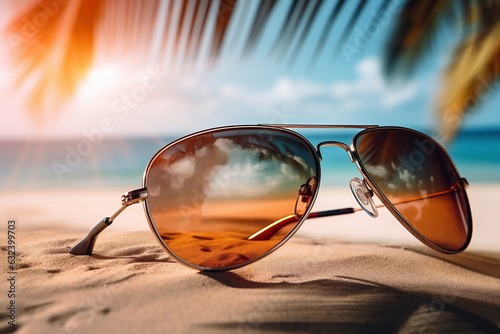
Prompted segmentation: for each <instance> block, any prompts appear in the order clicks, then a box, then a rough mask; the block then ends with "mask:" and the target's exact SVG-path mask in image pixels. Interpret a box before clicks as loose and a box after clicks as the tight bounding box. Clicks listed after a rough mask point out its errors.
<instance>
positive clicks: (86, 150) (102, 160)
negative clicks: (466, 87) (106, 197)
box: [0, 129, 500, 189]
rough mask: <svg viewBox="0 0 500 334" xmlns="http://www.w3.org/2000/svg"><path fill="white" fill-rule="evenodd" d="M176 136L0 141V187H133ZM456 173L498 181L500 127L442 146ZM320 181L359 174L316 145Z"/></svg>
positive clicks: (313, 137) (334, 151) (341, 137)
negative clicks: (92, 141)
mask: <svg viewBox="0 0 500 334" xmlns="http://www.w3.org/2000/svg"><path fill="white" fill-rule="evenodd" d="M307 138H308V139H309V140H310V141H311V142H312V143H313V144H317V143H319V142H321V141H327V140H338V141H342V142H345V143H348V144H350V141H351V139H352V134H350V133H349V134H348V135H347V134H346V132H342V130H340V131H336V132H334V133H328V134H326V133H324V132H321V133H315V134H309V135H307ZM174 139H176V138H167V137H165V138H156V139H152V138H127V139H121V140H118V139H103V140H102V141H100V142H97V143H96V144H88V142H87V144H82V142H83V141H84V138H82V139H80V140H71V141H57V140H52V141H37V142H35V141H3V142H0V152H1V154H2V159H1V162H0V173H1V175H2V178H1V180H0V187H1V188H2V189H16V188H20V189H30V188H93V187H124V188H129V187H130V188H135V187H140V186H141V184H142V174H143V172H144V169H145V167H146V165H147V163H148V162H149V160H150V158H151V157H152V156H153V155H154V154H155V153H156V152H157V151H158V150H159V149H160V148H161V147H162V146H164V145H166V144H168V143H169V142H171V141H172V140H174ZM448 152H449V153H450V155H451V157H452V159H453V161H454V162H455V164H456V165H457V168H458V170H459V171H460V174H461V175H462V176H464V177H466V178H467V179H468V180H469V182H470V183H500V129H481V130H467V131H464V132H462V133H461V134H460V135H459V136H458V137H457V139H456V141H455V142H454V143H453V144H452V145H451V146H450V147H448ZM322 155H323V161H322V185H323V186H347V185H348V183H349V180H350V179H351V177H353V176H359V172H358V171H357V169H356V167H355V165H354V164H352V163H351V162H350V161H349V159H348V158H347V155H346V153H345V152H344V151H343V150H342V149H339V148H334V147H325V148H322Z"/></svg>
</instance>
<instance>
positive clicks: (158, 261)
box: [0, 187, 500, 333]
mask: <svg viewBox="0 0 500 334" xmlns="http://www.w3.org/2000/svg"><path fill="white" fill-rule="evenodd" d="M479 189H480V190H481V191H479ZM126 190H129V189H126ZM126 190H124V191H126ZM498 191H499V189H498V187H477V188H475V189H474V190H473V187H471V189H470V190H469V195H470V198H471V202H472V206H473V214H474V220H475V231H474V237H473V241H472V243H471V247H470V249H468V250H467V251H466V252H464V253H462V254H458V255H442V254H439V253H437V252H435V251H432V250H430V249H428V248H426V247H425V246H422V245H420V244H419V243H418V241H414V240H413V237H412V236H411V235H410V234H409V233H408V232H406V231H405V230H404V229H403V228H402V227H401V226H399V225H398V224H399V223H397V222H396V221H395V220H394V219H392V218H391V217H390V215H389V216H387V215H385V214H381V217H379V218H377V220H373V219H371V218H369V217H368V216H366V215H365V214H364V213H356V214H352V215H348V216H345V217H331V218H322V219H315V220H311V221H309V222H306V223H305V224H304V226H303V228H304V231H303V232H302V233H301V234H300V235H299V236H295V237H293V238H292V239H291V240H290V241H289V242H288V243H286V244H285V245H284V246H283V247H281V248H280V249H278V250H277V251H276V252H274V253H272V254H271V255H269V256H268V257H266V258H264V259H262V260H261V261H258V262H256V263H254V264H252V265H250V266H247V267H244V268H241V269H237V270H233V271H231V272H225V273H202V272H197V271H195V270H192V269H190V268H187V267H185V266H183V265H181V264H179V263H177V262H175V261H173V259H171V258H170V257H169V256H168V254H167V253H165V252H164V251H163V249H162V248H161V247H160V246H159V244H158V242H157V241H156V239H155V237H154V236H153V234H152V233H151V232H150V231H124V230H123V229H126V228H129V227H130V228H131V229H138V228H143V229H144V228H147V224H146V221H145V218H144V217H143V214H142V212H141V211H142V209H141V208H140V207H139V206H135V207H132V208H130V209H128V210H130V211H129V212H127V211H125V213H124V214H123V216H120V217H119V218H118V219H117V220H116V221H115V223H114V224H113V225H112V226H111V227H110V228H109V229H108V230H106V231H105V232H103V234H102V235H101V236H99V239H98V241H97V243H96V246H95V249H94V255H93V256H90V257H89V256H73V255H70V254H69V253H68V251H69V249H70V247H71V246H73V245H74V244H75V243H77V242H78V241H79V240H80V239H81V238H82V237H83V236H84V235H85V234H86V232H87V231H86V229H87V228H90V227H92V226H93V225H94V224H96V223H97V222H98V221H99V220H100V219H101V218H103V217H104V216H106V215H110V214H112V213H113V212H114V210H115V209H117V208H118V207H119V195H120V191H119V192H118V193H115V192H108V191H105V192H99V193H96V192H95V191H94V192H92V191H88V192H87V193H85V192H84V193H76V192H68V194H66V195H65V196H61V195H59V196H60V197H59V198H57V201H56V198H54V197H51V196H54V195H55V194H56V193H57V192H53V193H51V192H50V191H48V192H45V193H44V194H43V195H44V196H42V194H41V193H37V192H32V191H31V192H29V193H24V194H21V193H17V194H11V196H10V197H5V196H4V197H3V199H4V200H3V202H2V204H1V207H0V209H1V210H2V211H1V212H2V215H3V217H4V220H7V219H12V218H14V219H16V222H17V230H16V231H17V232H16V233H17V235H16V237H17V238H16V241H17V268H16V274H15V276H16V298H15V301H16V327H15V328H14V327H12V326H10V325H8V324H7V320H8V319H6V318H5V317H4V316H3V317H2V318H1V319H2V322H1V323H0V332H1V333H8V332H13V331H14V330H15V332H16V333H137V332H142V333H186V332H188V333H284V332H294V333H309V332H314V333H318V332H325V333H331V332H342V333H364V332H385V333H387V332H400V333H440V332H471V333H472V332H489V333H500V329H499V328H500V243H499V242H498V238H499V235H500V233H498V231H499V230H498V225H500V224H498V223H497V222H498V219H497V218H496V215H495V211H496V210H495V204H494V202H495V200H494V199H495V197H494V196H493V195H494V194H498ZM121 192H123V191H121ZM337 193H338V191H337V190H325V191H323V193H322V197H320V198H319V199H318V203H317V204H318V207H319V208H321V209H323V208H329V209H332V208H338V207H342V206H344V204H349V199H348V196H346V194H348V195H350V194H349V193H348V190H347V191H344V193H343V194H342V195H336V194H337ZM59 194H60V193H59ZM69 194H73V197H72V196H70V195H69ZM23 196H24V197H23ZM30 196H31V197H30ZM37 196H39V197H38V198H39V201H34V202H32V203H31V206H30V205H29V202H28V204H26V203H25V202H26V201H25V202H22V201H20V198H21V197H22V198H24V199H25V200H26V199H27V198H37ZM108 196H109V198H108ZM336 196H337V197H336ZM89 198H92V199H94V200H97V201H96V202H95V203H92V202H89V201H88V200H89ZM321 198H323V199H321ZM81 200H83V202H81ZM85 200H87V201H85ZM52 202H57V203H58V206H56V207H51V206H50V205H51V204H50V203H52ZM16 203H17V204H16ZM73 203H76V204H78V203H80V204H79V205H75V206H74V204H73ZM82 203H83V204H82ZM332 203H335V205H334V206H333V207H332V206H331V204H332ZM14 204H16V205H14ZM44 204H46V205H48V208H47V206H44ZM339 205H340V206H339ZM352 205H353V204H352ZM108 206H111V207H108ZM322 206H323V207H322ZM80 208H82V209H81V210H79V209H80ZM56 218H57V220H55V219H56ZM51 219H53V220H51ZM139 226H140V227H139ZM360 231H361V232H363V233H360ZM6 235H7V232H6V222H5V224H4V228H3V229H2V235H1V236H0V245H1V247H2V257H3V260H2V270H3V272H4V274H3V277H2V281H3V282H4V283H3V284H0V305H1V309H2V310H6V305H8V303H9V298H7V290H8V288H9V287H8V282H6V279H7V278H8V274H5V273H6V272H7V271H8V270H9V269H8V268H7V264H6V261H5V260H4V259H6V258H7V254H6V248H5V247H6V245H7V244H6ZM352 236H354V237H352ZM495 241H496V242H495ZM4 306H5V307H4ZM2 314H5V311H2Z"/></svg>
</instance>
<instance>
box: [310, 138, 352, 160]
mask: <svg viewBox="0 0 500 334" xmlns="http://www.w3.org/2000/svg"><path fill="white" fill-rule="evenodd" d="M323 146H336V147H340V148H343V149H344V150H345V151H346V153H347V156H348V157H349V159H350V160H351V162H355V161H356V156H355V154H354V152H353V151H351V148H350V147H349V146H348V145H347V144H345V143H342V142H339V141H324V142H321V143H319V144H318V145H317V146H316V151H317V152H318V157H319V160H323V157H322V156H321V147H323Z"/></svg>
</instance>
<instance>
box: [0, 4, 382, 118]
mask: <svg viewBox="0 0 500 334" xmlns="http://www.w3.org/2000/svg"><path fill="white" fill-rule="evenodd" d="M256 1H258V4H257V8H258V9H257V13H256V15H255V16H254V17H252V18H251V19H252V21H251V25H250V27H251V28H250V32H249V34H248V36H243V35H242V31H241V29H238V28H239V26H238V25H239V23H235V24H234V26H235V27H236V29H235V30H236V31H239V35H235V37H234V38H235V40H241V39H244V41H243V56H245V55H247V54H250V53H251V52H252V51H253V50H254V48H255V45H256V43H257V42H258V41H259V38H260V36H261V34H262V33H263V31H264V29H265V27H266V25H267V23H268V21H269V19H270V17H271V14H272V12H273V10H274V9H275V8H276V4H277V3H278V1H277V0H256ZM369 1H372V0H359V2H358V4H357V6H356V9H355V11H354V13H352V14H349V15H352V17H351V18H350V20H349V23H348V26H347V27H345V29H344V37H346V36H348V35H349V33H350V30H351V28H352V27H353V26H354V24H355V23H356V21H357V20H358V19H359V16H360V14H361V12H362V10H363V8H365V6H366V5H367V4H368V3H369ZM386 1H387V0H385V2H386ZM249 3H250V2H242V1H238V0H179V1H173V0H172V1H170V0H149V1H133V0H121V1H118V0H73V1H70V2H67V3H66V4H64V5H60V10H59V11H58V13H57V15H56V16H55V17H53V18H50V20H48V23H47V24H45V25H43V26H42V27H40V29H38V32H37V34H36V36H33V37H32V38H30V39H29V40H28V41H27V42H26V43H24V44H23V45H22V46H21V48H20V50H19V52H18V53H17V54H16V55H15V64H14V65H15V68H16V71H17V72H16V73H17V74H16V76H17V78H16V80H15V81H16V82H17V85H18V86H20V85H23V84H25V83H26V82H33V84H32V87H31V89H30V93H29V96H28V98H27V100H28V101H29V104H30V105H31V107H32V108H31V109H32V113H33V115H35V116H37V117H38V116H40V115H41V114H42V113H43V111H45V112H47V111H48V112H50V113H51V114H54V113H56V112H57V106H58V104H60V103H61V102H64V101H65V100H66V99H68V98H70V97H71V96H72V94H73V93H74V92H75V90H76V88H77V86H78V85H79V84H80V82H81V81H82V80H83V78H84V77H85V75H86V74H87V73H88V71H89V69H90V67H91V66H92V64H93V61H94V60H95V58H96V50H100V51H102V50H101V49H103V50H104V52H103V53H104V54H105V55H107V56H109V57H116V55H120V56H127V54H129V53H130V50H133V51H134V54H133V56H134V57H136V58H140V57H143V56H144V57H146V58H148V59H151V60H152V61H153V62H155V63H161V64H163V65H165V64H167V67H168V66H179V65H181V66H182V67H185V66H189V64H190V63H195V62H202V63H204V64H205V65H206V66H213V65H214V64H216V62H217V60H218V58H219V57H220V53H221V50H222V46H223V45H224V43H228V41H227V36H228V28H229V26H230V22H231V20H232V19H233V16H234V15H233V14H234V12H235V8H236V6H237V5H238V4H239V5H241V6H246V7H247V8H248V7H249ZM326 3H328V2H326V1H324V0H314V1H307V0H293V1H288V2H285V6H287V4H289V5H288V11H287V14H286V16H285V18H284V20H283V23H282V26H281V30H280V32H279V34H278V37H277V40H276V43H275V44H274V45H273V46H272V48H271V50H270V53H271V54H272V55H279V56H283V55H284V54H285V53H289V52H290V51H291V50H292V47H293V48H294V49H293V52H292V53H291V54H292V57H291V58H290V59H289V65H293V64H294V62H295V58H294V55H296V54H299V53H300V52H301V51H302V48H303V45H304V43H305V40H306V39H307V37H308V35H309V33H310V30H311V26H312V24H313V22H314V21H315V20H316V17H317V15H318V12H319V9H320V7H322V6H325V4H326ZM345 3H346V1H345V0H337V3H336V4H335V5H334V6H333V9H332V12H331V13H330V16H329V18H328V21H327V22H326V24H325V25H324V27H323V29H322V34H321V38H320V41H319V43H318V45H317V47H316V52H315V53H314V54H313V56H312V59H311V62H314V61H315V59H317V58H318V57H319V56H320V54H321V52H322V50H323V46H324V44H325V42H326V40H327V37H328V35H329V32H330V30H331V27H332V25H333V24H334V22H335V21H336V19H337V18H338V15H339V13H340V11H341V9H342V8H344V7H345V6H344V4H345ZM285 8H286V7H285ZM39 11H40V8H39V3H38V1H35V0H33V1H30V2H28V7H27V8H26V10H25V11H24V12H23V13H21V14H20V15H18V16H17V17H15V18H14V20H13V21H12V23H11V24H10V26H9V28H8V30H9V31H8V33H17V32H18V31H20V30H21V29H22V27H23V24H24V23H25V21H26V17H33V15H34V14H36V13H37V12H39ZM214 17H215V18H214ZM209 25H210V27H209ZM211 27H213V28H211ZM103 33H105V34H106V38H104V37H103V36H102V35H103ZM209 33H210V36H209V35H208V34H209ZM207 41H208V42H207ZM292 41H297V42H294V43H292ZM229 47H231V46H229ZM202 48H207V50H208V51H207V52H205V51H204V50H202ZM200 54H207V55H208V56H207V58H206V59H201V58H200ZM168 64H170V65H168ZM41 111H42V113H41Z"/></svg>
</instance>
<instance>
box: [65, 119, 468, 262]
mask: <svg viewBox="0 0 500 334" xmlns="http://www.w3.org/2000/svg"><path fill="white" fill-rule="evenodd" d="M293 128H309V129H363V130H362V131H360V132H358V133H357V134H356V135H355V136H354V137H353V139H352V141H351V145H350V146H349V145H347V144H345V143H342V142H339V141H324V142H321V143H319V144H317V146H316V147H315V146H314V145H313V144H312V143H311V142H310V141H309V140H308V139H307V138H306V137H304V136H303V135H301V134H300V133H298V132H296V131H293V130H290V129H293ZM240 129H248V130H256V131H258V130H271V131H278V132H282V133H287V134H289V135H291V136H293V137H295V138H298V139H300V140H301V141H303V142H304V144H305V145H306V146H307V147H308V149H309V151H310V152H311V153H313V157H314V160H315V164H316V170H317V175H316V182H317V186H316V187H315V189H314V191H313V194H312V199H311V201H310V204H309V206H308V208H307V210H306V212H305V213H304V214H303V215H302V217H301V218H300V221H299V222H298V223H297V224H296V226H295V227H294V228H293V229H292V231H290V233H289V234H288V235H287V236H286V237H285V238H284V239H283V240H281V241H280V242H279V243H278V244H277V245H275V246H274V247H273V248H271V249H270V250H268V251H267V252H265V253H264V254H262V255H260V256H258V257H256V258H254V259H252V260H249V261H246V262H243V263H240V264H237V265H233V266H228V267H220V268H205V267H200V266H196V265H193V264H191V263H189V262H186V261H185V260H183V259H181V258H179V257H178V256H177V255H176V254H174V253H173V252H172V251H170V249H169V248H168V246H167V245H166V244H165V243H164V242H163V240H162V238H161V236H160V234H159V232H158V230H157V229H156V227H155V225H154V223H153V219H152V217H151V214H150V210H149V206H148V201H147V198H148V195H147V187H146V182H147V177H148V173H149V170H150V168H151V165H152V163H153V161H154V160H155V159H156V157H157V156H159V155H161V154H162V153H163V152H164V151H165V150H167V149H169V148H170V147H172V146H174V145H176V144H178V143H179V142H182V141H185V140H187V139H190V138H192V137H195V136H199V135H203V134H207V133H214V132H221V131H227V130H240ZM381 129H383V130H403V131H407V132H410V133H414V134H418V135H419V136H422V137H423V138H425V139H427V140H430V141H431V142H432V143H433V144H435V145H436V147H437V148H438V149H439V150H441V152H442V153H444V155H445V157H446V158H447V160H448V161H449V163H450V165H451V166H452V167H453V170H454V172H455V173H456V176H457V178H458V180H459V183H460V184H459V186H460V187H462V188H463V189H464V201H465V205H466V210H467V215H468V217H469V219H468V221H467V228H468V235H467V239H466V242H465V243H464V245H463V247H461V248H460V249H458V250H448V249H444V248H442V247H440V246H438V245H436V244H434V243H433V242H431V241H430V240H428V239H427V238H426V237H424V236H423V235H422V234H421V233H420V232H418V231H417V230H416V229H415V228H414V227H413V226H412V225H411V224H410V223H409V222H408V221H407V220H406V219H405V218H404V217H403V215H402V214H401V213H400V212H399V211H398V210H397V209H396V207H395V206H394V204H393V203H392V202H391V201H390V200H389V199H388V198H387V197H386V196H385V195H384V194H383V192H382V191H381V190H380V188H379V187H378V186H377V184H376V183H375V182H374V180H373V179H372V177H371V176H370V174H369V173H368V172H367V170H366V168H365V166H364V165H363V162H362V161H361V160H360V159H359V156H358V153H357V152H356V147H355V143H356V142H357V139H358V138H359V137H360V136H361V135H363V134H365V133H367V132H371V131H378V130H381ZM323 146H336V147H340V148H342V149H344V150H345V151H346V153H347V155H348V156H349V159H350V160H351V162H353V163H355V164H356V166H357V168H358V170H359V171H360V173H361V175H362V177H363V183H364V184H365V186H366V188H367V189H368V191H369V193H370V196H373V194H375V195H376V196H377V197H378V198H379V200H380V201H381V202H382V205H377V206H376V207H385V208H387V209H388V210H389V212H391V214H392V215H393V216H394V217H395V218H396V219H397V220H398V221H399V222H400V223H401V224H402V225H403V226H404V227H405V228H406V229H407V230H408V231H409V232H410V233H411V234H412V235H413V236H414V237H415V238H417V239H418V240H419V241H420V242H422V243H423V244H424V245H426V246H428V247H429V248H431V249H433V250H435V251H438V252H441V253H445V254H456V253H460V252H462V251H464V250H465V249H466V248H467V246H468V245H469V243H470V240H471V237H472V215H471V209H470V204H469V200H468V197H467V193H466V192H465V188H467V187H468V185H469V184H468V182H467V180H466V179H465V178H462V177H460V174H459V173H458V170H457V168H456V166H455V164H454V162H453V160H452V159H451V157H450V156H449V154H448V153H447V152H446V150H445V149H444V148H443V147H442V146H441V145H440V144H439V143H438V142H436V141H435V140H434V139H432V138H431V137H429V136H427V135H425V134H423V133H421V132H418V131H415V130H412V129H408V128H403V127H395V126H383V127H381V126H378V125H313V124H258V125H232V126H224V127H217V128H211V129H207V130H203V131H198V132H196V133H193V134H190V135H187V136H184V137H182V138H180V139H177V140H175V141H173V142H172V143H170V144H168V145H166V146H164V147H163V148H162V149H160V150H159V151H158V152H157V153H156V154H155V155H154V156H153V157H152V158H151V160H150V161H149V163H148V165H147V166H146V169H145V171H144V174H143V188H139V189H135V190H132V191H129V192H126V193H125V194H123V195H122V198H121V201H122V206H121V207H120V208H119V209H118V210H117V211H116V212H115V213H114V214H113V215H112V216H111V217H106V218H104V219H103V220H102V221H101V222H99V223H98V224H97V225H96V226H95V227H94V228H93V229H92V230H91V231H90V232H89V233H88V235H87V236H86V237H85V238H84V239H83V240H82V241H80V243H78V244H77V245H76V246H74V247H73V248H72V249H71V251H70V253H71V254H73V255H91V254H92V251H93V247H94V244H95V241H96V238H97V236H98V235H99V234H100V233H101V232H102V231H103V230H104V229H106V228H107V227H108V226H109V225H111V223H112V222H113V221H114V219H115V218H116V217H117V216H118V215H119V214H120V213H121V212H122V211H123V210H125V209H126V208H127V207H128V206H130V205H133V204H137V203H141V202H143V205H144V213H145V215H146V218H147V220H148V223H149V227H150V229H151V231H152V232H153V233H154V234H155V236H156V238H157V240H158V241H159V243H160V245H161V246H162V247H163V248H164V249H165V251H167V253H168V254H169V255H170V256H172V257H173V258H175V259H176V260H177V261H179V262H180V263H182V264H184V265H187V266H188V267H190V268H194V269H197V270H207V271H226V270H232V269H236V268H239V267H242V266H246V265H248V264H250V263H253V262H255V261H258V260H260V259H262V258H264V257H265V256H267V255H269V254H271V253H272V252H274V251H275V250H276V249H278V248H279V247H281V246H282V245H283V244H284V243H285V242H287V241H288V240H289V239H290V238H291V237H292V236H293V235H294V234H295V233H296V232H297V231H298V229H299V228H300V227H301V226H302V224H303V223H304V221H305V220H306V219H309V218H319V217H328V216H335V215H342V214H349V213H354V212H358V211H361V210H364V211H366V212H367V213H368V215H370V216H372V217H376V215H373V214H371V213H370V212H369V211H368V210H366V209H365V208H364V207H363V206H362V205H361V203H360V205H361V208H342V209H335V210H328V211H319V212H312V213H311V210H312V208H313V206H314V203H315V201H316V198H317V196H318V193H319V184H320V183H321V164H320V162H321V161H322V156H321V147H323ZM354 196H355V197H356V195H354ZM356 199H357V197H356ZM358 201H359V200H358ZM259 232H260V231H259ZM252 237H253V236H252Z"/></svg>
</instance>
